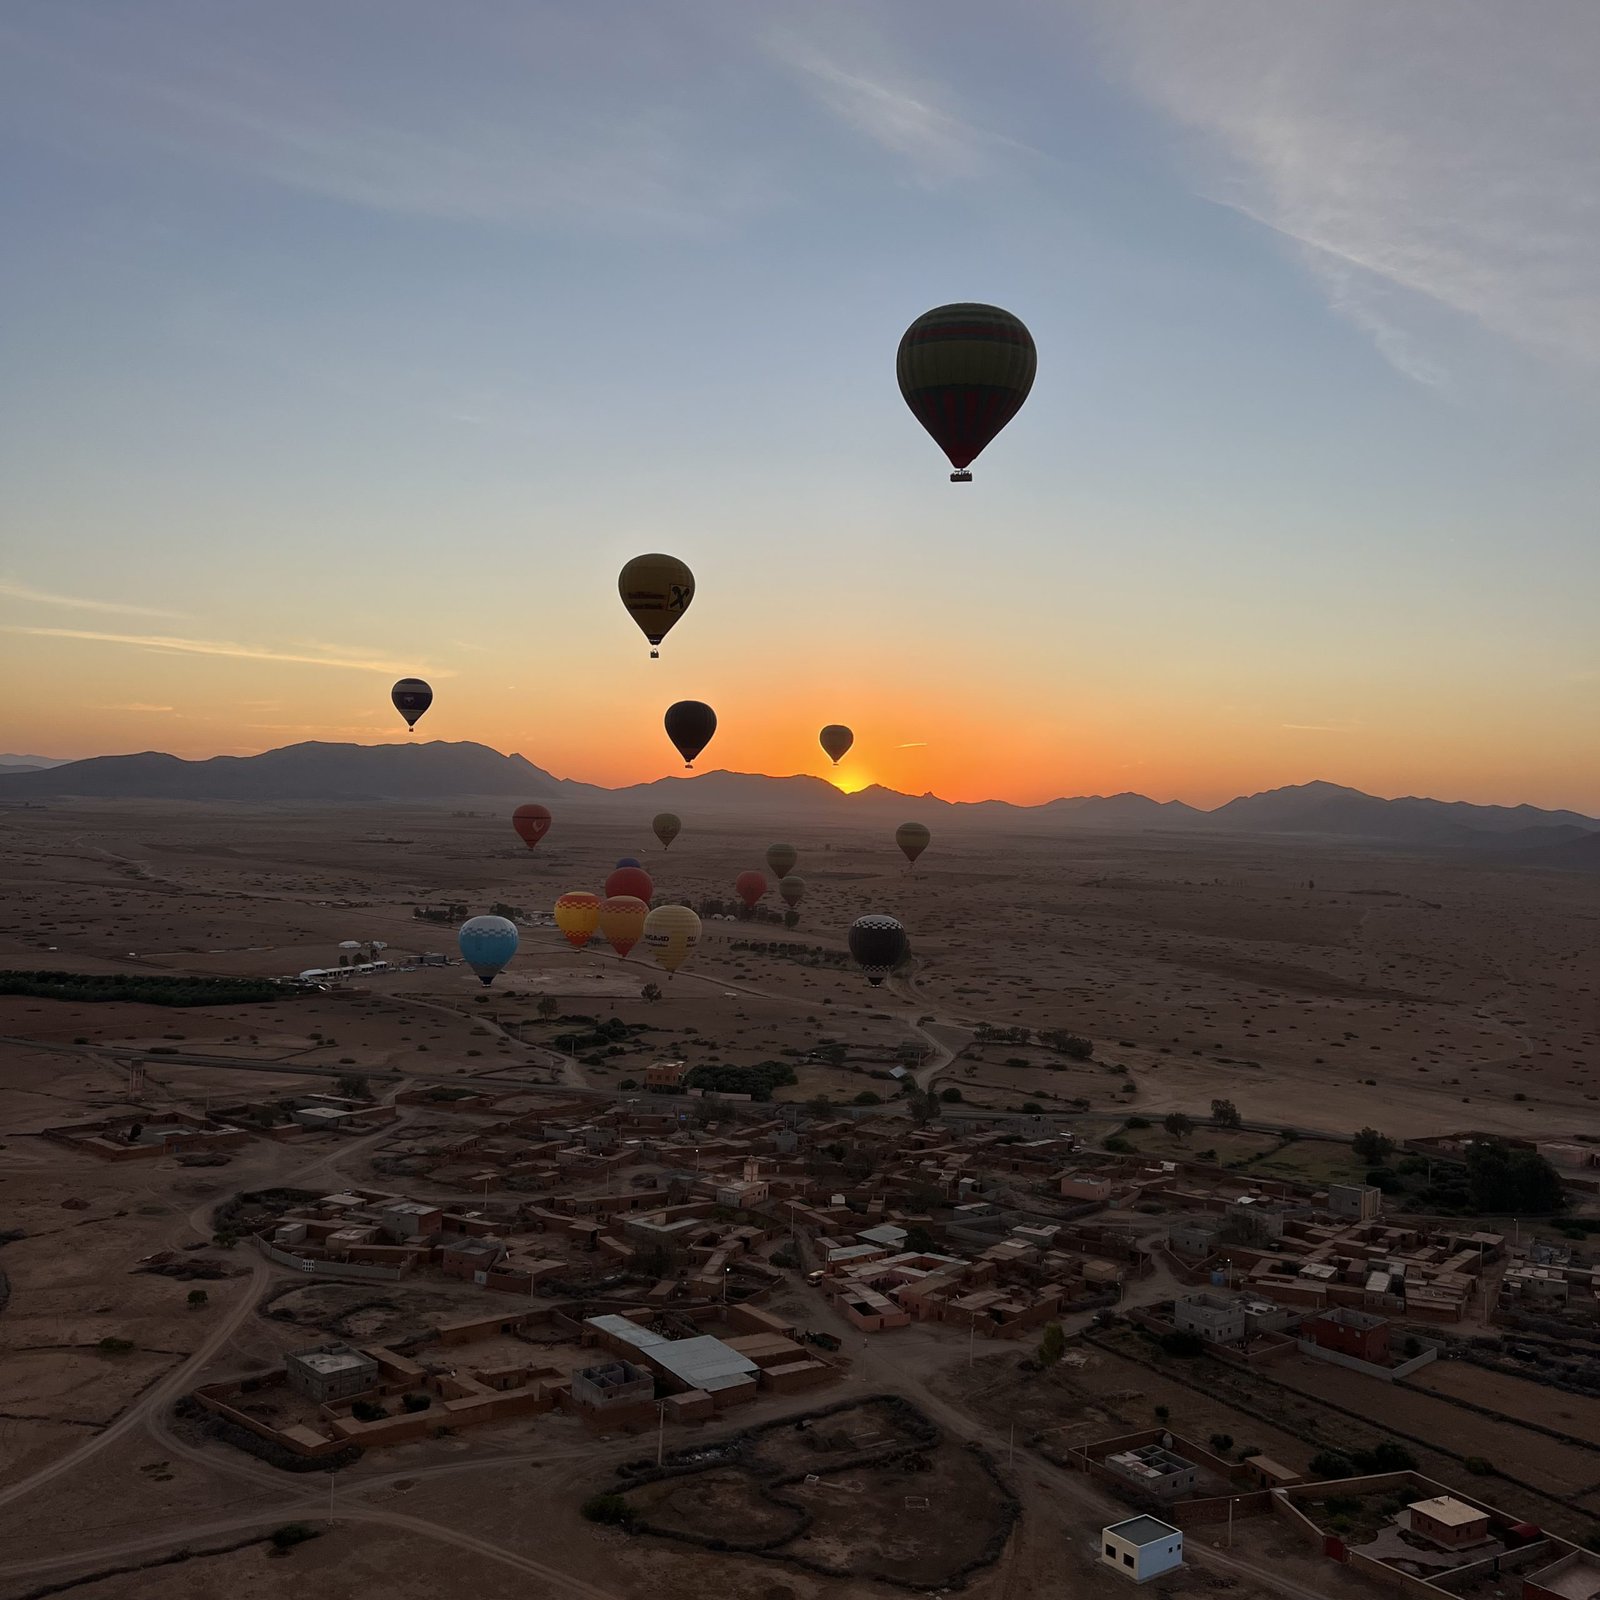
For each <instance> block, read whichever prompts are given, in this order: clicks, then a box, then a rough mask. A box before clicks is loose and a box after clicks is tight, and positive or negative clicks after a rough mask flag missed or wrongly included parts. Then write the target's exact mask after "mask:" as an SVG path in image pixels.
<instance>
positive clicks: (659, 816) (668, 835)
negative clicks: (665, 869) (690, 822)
mask: <svg viewBox="0 0 1600 1600" xmlns="http://www.w3.org/2000/svg"><path fill="white" fill-rule="evenodd" d="M650 826H651V828H652V829H653V830H654V832H655V836H656V838H658V839H659V840H660V841H661V848H662V849H663V850H670V849H671V848H672V841H673V840H674V839H676V838H677V837H678V835H679V834H680V833H682V832H683V823H682V821H681V820H680V819H679V818H678V816H677V814H676V813H675V812H672V811H658V812H657V813H656V820H655V821H654V822H652V823H651V824H650Z"/></svg>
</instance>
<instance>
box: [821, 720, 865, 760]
mask: <svg viewBox="0 0 1600 1600" xmlns="http://www.w3.org/2000/svg"><path fill="white" fill-rule="evenodd" d="M817 742H818V743H819V744H820V745H821V746H822V748H823V749H824V750H826V751H827V753H828V759H829V760H830V761H831V762H832V763H833V764H834V766H838V765H839V763H840V762H841V761H842V760H843V759H844V758H845V756H846V755H847V754H848V753H849V750H850V746H851V745H853V744H854V743H855V742H856V736H855V735H854V734H853V733H852V732H851V731H850V730H849V729H848V728H847V727H845V725H844V724H843V723H842V722H830V723H829V724H828V726H827V727H826V728H824V729H823V730H822V732H821V733H819V734H818V735H817Z"/></svg>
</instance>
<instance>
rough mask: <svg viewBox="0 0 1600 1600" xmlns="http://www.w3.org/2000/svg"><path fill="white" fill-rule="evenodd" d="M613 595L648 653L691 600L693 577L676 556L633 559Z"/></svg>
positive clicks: (656, 653)
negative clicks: (636, 628)
mask: <svg viewBox="0 0 1600 1600" xmlns="http://www.w3.org/2000/svg"><path fill="white" fill-rule="evenodd" d="M617 593H618V594H620V595H621V596H622V603H623V605H625V606H626V607H627V608H628V615H629V616H630V617H632V618H633V620H634V621H635V622H637V623H638V624H639V629H640V631H641V632H642V633H643V634H644V636H645V638H647V639H648V640H649V641H650V654H651V655H652V656H659V655H660V654H661V651H660V649H659V648H658V646H659V645H660V643H661V641H662V640H663V639H664V638H666V636H667V634H668V633H669V632H671V630H672V628H673V626H674V624H675V623H676V622H677V620H678V618H679V617H681V616H682V615H683V614H684V612H685V611H687V610H688V609H689V603H690V601H692V600H693V599H694V574H693V573H692V572H691V571H690V570H689V569H688V567H686V566H685V565H684V564H683V562H681V561H680V560H678V558H677V557H676V556H664V555H648V556H635V557H634V558H633V560H632V561H630V562H629V563H628V564H627V565H626V566H625V567H624V568H623V569H622V572H621V574H620V575H619V576H618V578H617Z"/></svg>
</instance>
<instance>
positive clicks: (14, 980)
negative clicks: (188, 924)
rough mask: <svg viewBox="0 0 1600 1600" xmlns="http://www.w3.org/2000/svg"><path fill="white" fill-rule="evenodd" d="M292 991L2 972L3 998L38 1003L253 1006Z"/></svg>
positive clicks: (143, 976) (147, 977)
mask: <svg viewBox="0 0 1600 1600" xmlns="http://www.w3.org/2000/svg"><path fill="white" fill-rule="evenodd" d="M291 992H292V991H290V990H286V989H283V988H280V987H279V986H278V985H277V984H276V983H274V982H273V981H272V980H271V979H270V978H190V977H182V976H177V975H174V976H172V977H162V976H157V975H155V974H148V973H123V972H0V994H19V995H27V996H29V997H30V998H31V999H35V1000H76V1001H79V1002H80V1003H83V1002H91V1003H92V1002H94V1001H99V1000H125V1001H133V1002H136V1003H138V1004H141V1005H147V1006H219V1005H220V1006H231V1005H254V1004H259V1003H261V1002H263V1001H268V1000H282V999H284V998H285V997H286V996H287V995H288V994H290V993H291Z"/></svg>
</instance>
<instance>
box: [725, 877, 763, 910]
mask: <svg viewBox="0 0 1600 1600" xmlns="http://www.w3.org/2000/svg"><path fill="white" fill-rule="evenodd" d="M733 892H734V893H735V894H736V895H738V897H739V898H740V899H741V900H743V901H744V903H745V905H746V906H748V907H749V909H750V910H752V911H754V910H755V908H756V902H757V901H758V900H760V898H761V897H762V895H764V894H765V893H766V892H767V875H766V873H764V872H741V873H740V874H739V876H738V877H737V878H735V879H734V880H733Z"/></svg>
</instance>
